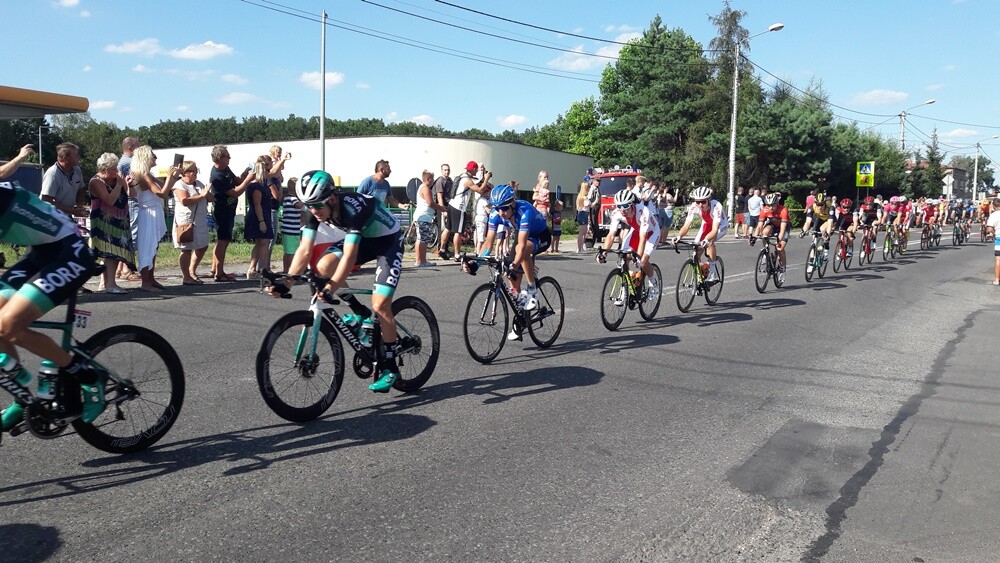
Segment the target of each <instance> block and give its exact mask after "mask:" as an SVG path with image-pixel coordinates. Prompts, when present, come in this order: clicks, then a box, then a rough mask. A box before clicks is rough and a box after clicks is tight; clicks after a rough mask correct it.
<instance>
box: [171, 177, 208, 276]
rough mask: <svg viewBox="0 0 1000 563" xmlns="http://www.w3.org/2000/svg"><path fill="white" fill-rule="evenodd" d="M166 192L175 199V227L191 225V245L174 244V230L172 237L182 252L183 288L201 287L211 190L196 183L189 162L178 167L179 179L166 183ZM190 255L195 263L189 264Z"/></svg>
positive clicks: (175, 232) (176, 246)
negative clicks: (187, 286) (201, 270)
mask: <svg viewBox="0 0 1000 563" xmlns="http://www.w3.org/2000/svg"><path fill="white" fill-rule="evenodd" d="M166 188H167V189H168V190H171V191H172V192H173V195H174V225H192V227H191V230H192V232H193V235H194V236H193V238H192V240H191V242H180V241H178V240H177V228H176V227H175V228H174V232H173V234H172V236H173V240H174V248H178V249H180V251H181V255H180V258H179V259H178V261H179V262H180V267H181V275H182V276H183V278H184V279H183V283H184V285H201V284H203V283H205V282H203V281H202V279H201V278H200V277H199V276H198V265H199V264H201V260H202V258H204V257H205V250H207V249H208V202H210V201H212V200H213V199H214V198H213V197H212V190H210V189H207V188H206V187H205V184H202V183H201V182H199V181H198V166H197V165H196V164H195V163H194V162H193V161H190V160H185V161H184V162H183V163H182V164H181V168H180V177H179V178H178V177H177V176H173V175H172V176H171V177H170V178H169V179H167V185H166ZM192 252H193V253H194V261H192V260H191V256H192Z"/></svg>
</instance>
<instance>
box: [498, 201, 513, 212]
mask: <svg viewBox="0 0 1000 563" xmlns="http://www.w3.org/2000/svg"><path fill="white" fill-rule="evenodd" d="M513 207H514V204H512V203H508V204H507V205H498V206H497V207H495V209H496V210H497V213H503V212H504V211H507V210H508V209H511V208H513Z"/></svg>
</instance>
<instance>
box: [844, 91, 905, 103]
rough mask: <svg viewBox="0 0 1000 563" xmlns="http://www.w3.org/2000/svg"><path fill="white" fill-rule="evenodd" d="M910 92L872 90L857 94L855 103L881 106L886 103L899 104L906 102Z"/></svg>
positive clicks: (854, 99)
mask: <svg viewBox="0 0 1000 563" xmlns="http://www.w3.org/2000/svg"><path fill="white" fill-rule="evenodd" d="M908 97H909V94H907V93H906V92H896V91H895V90H881V89H879V90H871V91H870V92H862V93H860V94H855V95H854V98H853V100H852V102H853V103H855V104H859V105H865V106H881V105H886V104H898V103H900V102H905V101H906V98H908Z"/></svg>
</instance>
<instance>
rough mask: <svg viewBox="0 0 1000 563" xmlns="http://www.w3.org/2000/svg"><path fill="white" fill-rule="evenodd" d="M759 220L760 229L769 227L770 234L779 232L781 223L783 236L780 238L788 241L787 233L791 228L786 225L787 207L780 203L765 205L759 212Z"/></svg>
mask: <svg viewBox="0 0 1000 563" xmlns="http://www.w3.org/2000/svg"><path fill="white" fill-rule="evenodd" d="M760 221H761V222H762V223H763V225H764V226H763V227H762V229H768V228H769V229H770V232H769V233H765V234H770V235H775V236H778V235H780V234H781V224H782V223H786V225H785V236H784V237H783V238H782V239H781V240H783V241H786V242H787V241H788V233H789V231H790V230H791V229H790V228H789V227H788V223H789V219H788V208H787V207H785V206H784V205H781V204H780V203H779V204H777V205H773V206H770V205H765V206H764V209H763V210H762V211H761V212H760Z"/></svg>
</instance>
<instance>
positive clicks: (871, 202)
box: [865, 196, 875, 205]
mask: <svg viewBox="0 0 1000 563" xmlns="http://www.w3.org/2000/svg"><path fill="white" fill-rule="evenodd" d="M865 203H867V204H868V205H871V204H873V203H875V198H874V197H872V196H868V197H866V198H865Z"/></svg>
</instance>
